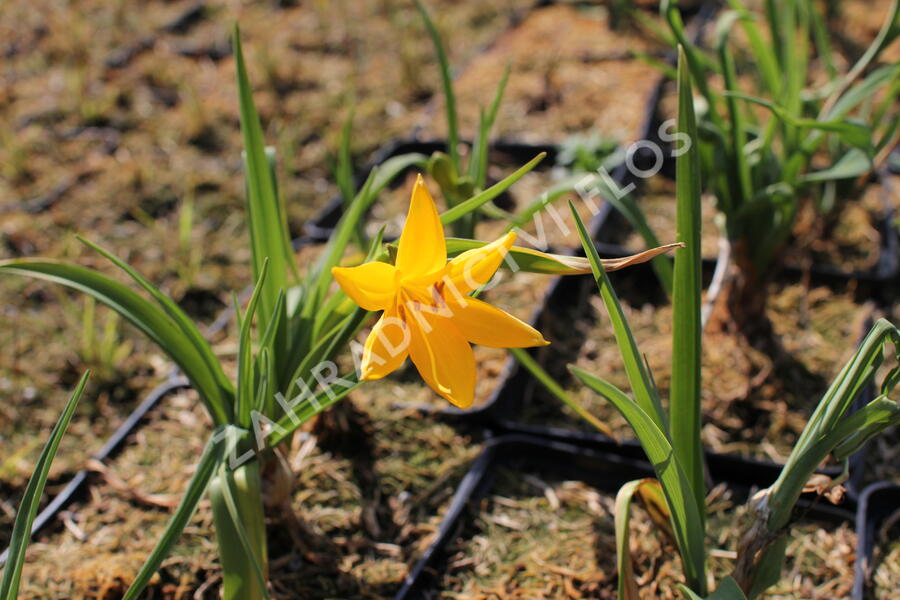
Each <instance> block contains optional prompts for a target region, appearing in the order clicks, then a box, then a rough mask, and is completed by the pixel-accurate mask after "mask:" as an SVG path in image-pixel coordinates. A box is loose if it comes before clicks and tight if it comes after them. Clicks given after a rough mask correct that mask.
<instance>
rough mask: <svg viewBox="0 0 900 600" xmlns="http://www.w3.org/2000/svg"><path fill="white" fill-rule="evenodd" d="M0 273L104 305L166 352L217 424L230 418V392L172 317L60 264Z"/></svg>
mask: <svg viewBox="0 0 900 600" xmlns="http://www.w3.org/2000/svg"><path fill="white" fill-rule="evenodd" d="M0 272H6V273H14V274H17V275H25V276H28V277H34V278H37V279H43V280H45V281H50V282H53V283H58V284H62V285H65V286H67V287H70V288H72V289H74V290H77V291H80V292H83V293H85V294H88V295H90V296H92V297H94V298H95V299H96V300H98V301H99V302H101V303H102V304H105V305H106V306H108V307H109V308H111V309H112V310H114V311H115V312H117V313H118V314H119V315H120V316H122V317H123V318H124V319H125V320H127V321H128V322H129V323H131V324H132V325H134V326H135V327H137V328H138V329H139V330H140V331H141V332H142V333H144V335H146V336H147V337H149V338H150V339H151V340H152V341H153V342H154V343H155V344H156V345H158V346H159V348H160V349H161V350H162V351H163V352H165V353H166V354H167V355H168V356H169V357H170V358H171V359H172V360H173V361H174V362H175V364H176V365H178V367H179V368H180V369H181V370H182V371H184V374H185V375H186V376H187V378H188V379H189V380H190V382H191V385H192V386H194V389H196V390H197V392H198V393H199V394H200V397H201V398H202V399H203V401H204V403H205V405H206V407H207V409H208V410H209V412H210V415H211V416H212V419H213V421H214V422H215V423H216V424H217V425H220V424H223V423H227V422H228V421H229V418H230V415H231V402H232V396H231V391H230V390H229V391H226V390H223V389H222V387H221V386H220V385H219V379H218V377H217V375H216V373H215V372H213V371H211V370H210V368H209V364H208V361H206V360H204V358H203V356H201V355H200V354H199V353H198V351H197V347H196V346H195V344H194V343H193V342H192V340H191V339H190V338H189V337H188V336H186V335H185V334H184V332H183V331H182V330H181V329H180V328H179V327H178V326H177V324H176V323H174V322H173V321H172V319H171V318H170V316H169V315H168V314H166V313H165V312H163V310H162V309H161V308H159V307H158V306H156V305H155V304H153V303H152V302H150V301H149V300H147V299H145V298H143V297H142V296H139V295H138V294H137V293H136V292H134V291H133V290H131V289H130V288H128V287H126V286H124V285H122V284H121V283H119V282H118V281H115V280H113V279H110V278H109V277H106V276H105V275H102V274H100V273H97V272H95V271H92V270H90V269H85V268H84V267H79V266H77V265H70V264H66V263H61V262H53V261H48V260H34V259H22V260H8V261H0Z"/></svg>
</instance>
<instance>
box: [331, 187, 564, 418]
mask: <svg viewBox="0 0 900 600" xmlns="http://www.w3.org/2000/svg"><path fill="white" fill-rule="evenodd" d="M515 240H516V234H515V233H513V232H510V233H507V234H506V235H505V236H503V237H502V238H500V239H498V240H496V241H494V242H492V243H490V244H487V245H485V246H482V247H480V248H473V249H471V250H467V251H465V252H463V253H462V254H460V255H459V256H457V257H456V258H454V259H452V260H451V261H449V262H447V244H446V240H445V238H444V231H443V226H442V224H441V219H440V215H439V214H438V210H437V206H435V203H434V200H433V199H432V197H431V194H430V193H429V192H428V187H427V186H426V185H425V180H424V179H423V178H422V176H421V175H419V177H418V179H417V180H416V184H415V186H414V187H413V191H412V198H411V200H410V206H409V213H408V214H407V218H406V224H405V225H404V227H403V233H402V234H401V235H400V241H399V244H398V247H397V257H396V261H395V264H393V265H392V264H388V263H386V262H369V263H366V264H363V265H360V266H357V267H334V268H333V269H332V273H333V275H334V279H335V281H337V282H338V284H339V285H340V286H341V288H342V289H343V290H344V292H346V293H347V295H348V296H350V298H352V299H353V300H354V301H355V302H356V303H357V304H359V305H360V306H361V307H362V308H364V309H366V310H370V311H384V312H383V314H382V315H381V318H380V319H378V322H377V323H376V324H375V327H374V328H373V329H372V332H371V333H370V334H369V336H368V338H367V339H366V343H365V347H364V351H363V357H362V363H361V365H360V375H361V378H362V379H363V380H374V379H380V378H382V377H384V376H385V375H388V374H389V373H391V372H392V371H395V370H396V369H397V368H399V367H400V365H402V364H403V362H404V361H405V360H406V357H407V356H409V357H410V358H411V359H412V361H413V364H415V365H416V369H418V371H419V373H420V374H421V375H422V379H424V380H425V381H426V383H428V385H429V386H431V388H432V389H434V391H435V392H437V393H438V394H440V395H441V396H443V397H444V398H446V399H447V400H449V401H450V402H452V403H453V404H455V405H456V406H458V407H460V408H468V407H469V406H471V405H472V401H473V399H474V396H475V371H476V369H475V357H474V355H473V354H472V347H471V346H470V344H480V345H482V346H490V347H492V348H529V347H532V346H543V345H546V344H549V342H548V341H547V340H545V339H544V337H543V336H542V335H541V334H540V332H539V331H537V330H536V329H534V328H533V327H531V326H530V325H528V324H527V323H524V322H522V321H520V320H519V319H517V318H516V317H514V316H512V315H510V314H508V313H506V312H504V311H502V310H500V309H499V308H496V307H494V306H491V305H490V304H488V303H486V302H483V301H481V300H478V299H476V298H473V297H471V296H469V295H468V294H469V293H471V292H473V291H474V290H476V289H478V288H480V287H481V286H483V285H484V284H486V283H487V282H488V281H489V280H490V279H491V277H493V275H494V273H495V272H496V270H497V269H498V268H499V267H500V264H501V263H502V262H503V259H504V258H505V257H506V255H507V253H508V252H509V249H510V248H511V247H512V245H513V242H515Z"/></svg>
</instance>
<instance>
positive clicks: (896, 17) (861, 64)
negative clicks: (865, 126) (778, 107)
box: [820, 0, 900, 116]
mask: <svg viewBox="0 0 900 600" xmlns="http://www.w3.org/2000/svg"><path fill="white" fill-rule="evenodd" d="M898 35H900V0H894V2H893V3H892V4H891V9H890V12H889V13H888V16H887V18H886V19H885V20H884V24H882V26H881V29H880V30H879V31H878V35H877V36H875V39H874V40H873V41H872V44H871V45H870V46H869V47H868V48H867V49H866V52H865V53H864V54H863V55H862V56H861V57H860V58H859V60H857V61H856V64H854V65H853V68H851V69H850V71H848V72H847V74H846V75H845V76H844V78H843V79H842V80H841V83H840V85H838V86H837V88H836V89H835V91H834V92H832V94H831V96H830V97H829V98H828V100H826V101H825V104H824V105H823V106H822V111H821V113H820V116H824V115H829V114H830V113H831V111H832V108H833V107H834V106H836V105H837V103H838V102H839V101H840V98H841V96H843V95H844V92H845V91H846V90H847V89H848V88H849V87H850V86H851V85H852V84H853V82H854V81H855V80H856V78H857V77H859V76H860V75H862V74H863V73H864V72H865V70H866V68H867V67H868V66H869V63H871V62H872V61H873V60H875V59H876V58H877V57H878V55H879V54H881V51H882V50H884V49H885V48H886V47H887V46H889V45H890V44H891V43H892V42H893V41H894V40H895V39H897V36H898Z"/></svg>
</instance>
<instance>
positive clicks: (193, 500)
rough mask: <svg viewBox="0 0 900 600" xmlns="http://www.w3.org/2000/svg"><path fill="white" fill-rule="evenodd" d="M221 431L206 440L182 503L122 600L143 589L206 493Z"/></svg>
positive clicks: (215, 459) (218, 430)
mask: <svg viewBox="0 0 900 600" xmlns="http://www.w3.org/2000/svg"><path fill="white" fill-rule="evenodd" d="M223 431H224V429H223V428H222V427H220V428H218V429H217V430H216V431H215V432H213V435H212V436H211V437H210V439H209V441H208V442H207V443H206V447H205V448H204V449H203V454H202V455H201V456H200V462H198V463H197V468H196V469H195V470H194V475H193V476H192V477H191V481H190V482H189V483H188V487H187V489H186V490H185V492H184V495H183V496H182V497H181V502H179V503H178V508H176V509H175V512H174V513H172V517H171V518H170V519H169V523H168V524H167V525H166V529H165V531H164V532H163V534H162V535H161V536H160V538H159V539H158V540H157V542H156V546H155V547H154V548H153V551H152V552H151V553H150V556H148V557H147V560H146V561H145V562H144V566H143V567H141V570H140V571H139V572H138V574H137V575H136V576H135V578H134V581H133V582H132V583H131V587H129V588H128V592H126V593H125V595H124V596H123V600H134V599H135V598H137V597H138V596H139V595H140V594H141V593H142V592H143V591H144V589H145V588H146V587H147V585H148V584H149V583H150V580H151V579H152V578H153V575H154V573H156V571H157V569H159V566H160V565H161V564H162V561H163V560H165V558H166V557H167V556H168V555H169V553H170V552H171V551H172V548H174V547H175V544H176V543H177V542H178V538H179V537H181V533H182V532H183V531H184V528H185V526H186V525H187V523H188V521H189V520H190V519H191V516H192V515H193V514H194V511H195V510H196V508H197V505H198V504H199V503H200V500H201V499H202V498H203V495H204V494H205V493H206V487H207V486H208V485H209V481H210V479H212V476H213V474H214V473H215V472H216V468H217V466H218V463H219V460H220V459H221V458H222V453H221V452H220V450H219V449H218V448H217V446H218V445H219V443H218V442H217V440H220V439H221V433H222V432H223Z"/></svg>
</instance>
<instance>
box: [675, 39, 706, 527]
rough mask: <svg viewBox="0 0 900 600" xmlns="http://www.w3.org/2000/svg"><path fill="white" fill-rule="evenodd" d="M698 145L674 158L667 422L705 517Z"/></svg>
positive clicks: (684, 125) (687, 101)
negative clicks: (677, 247)
mask: <svg viewBox="0 0 900 600" xmlns="http://www.w3.org/2000/svg"><path fill="white" fill-rule="evenodd" d="M678 73H679V77H678V127H677V128H678V133H681V134H685V135H687V136H688V138H689V139H691V140H698V139H699V138H698V136H697V123H696V120H695V117H694V103H693V99H692V97H691V76H690V73H689V72H688V70H687V65H686V64H685V56H684V53H683V52H681V51H679V54H678ZM697 146H698V144H697V143H693V144H691V147H690V149H689V150H688V151H687V152H685V153H684V154H682V155H681V156H679V157H677V158H676V159H675V161H676V162H675V186H676V188H675V198H676V204H677V214H676V217H675V230H676V239H677V241H679V242H682V243H683V244H684V245H685V247H684V248H683V249H682V250H679V251H678V252H676V253H675V269H674V275H673V292H672V306H673V313H674V314H673V317H672V384H671V389H670V392H669V422H670V423H671V429H670V430H669V431H670V433H671V436H672V444H673V445H674V447H675V453H676V455H677V456H678V458H679V461H680V462H681V464H682V466H683V467H684V470H685V474H686V475H687V478H688V480H689V481H690V482H691V487H692V489H693V491H694V500H695V502H696V504H697V510H698V513H699V514H700V515H701V517H703V516H705V506H706V504H705V502H706V486H705V479H704V468H703V449H702V443H701V441H700V428H701V414H700V361H701V324H700V294H701V286H702V275H701V270H700V261H701V248H700V159H699V154H698V149H697Z"/></svg>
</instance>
